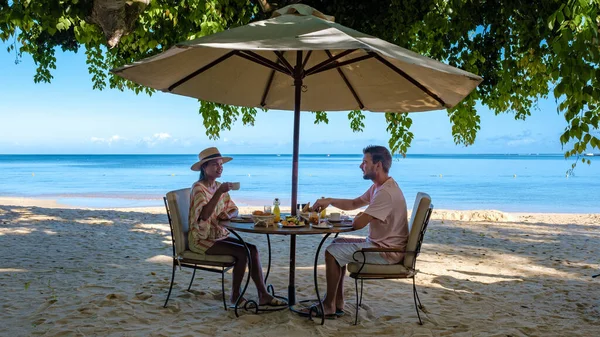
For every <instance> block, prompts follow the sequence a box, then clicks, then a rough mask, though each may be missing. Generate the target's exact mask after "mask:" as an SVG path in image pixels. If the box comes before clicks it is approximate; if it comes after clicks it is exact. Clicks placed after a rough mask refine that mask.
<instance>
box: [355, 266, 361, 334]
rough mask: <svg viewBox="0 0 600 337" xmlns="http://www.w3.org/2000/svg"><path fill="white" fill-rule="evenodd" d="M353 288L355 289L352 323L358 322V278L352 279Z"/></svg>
mask: <svg viewBox="0 0 600 337" xmlns="http://www.w3.org/2000/svg"><path fill="white" fill-rule="evenodd" d="M354 289H355V290H356V311H355V312H354V325H356V324H358V307H359V306H360V304H359V302H358V278H355V279H354Z"/></svg>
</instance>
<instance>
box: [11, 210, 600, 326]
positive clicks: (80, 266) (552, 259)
mask: <svg viewBox="0 0 600 337" xmlns="http://www.w3.org/2000/svg"><path fill="white" fill-rule="evenodd" d="M536 220H538V218H535V217H533V218H531V221H523V220H519V221H513V222H511V221H504V222H490V221H467V222H465V221H459V220H443V221H442V220H432V222H431V223H430V227H429V230H428V232H427V234H426V238H425V243H424V245H423V250H422V254H421V256H420V257H419V262H418V265H417V268H418V269H419V270H420V273H419V274H418V276H417V286H418V290H419V294H420V298H421V301H422V303H423V304H424V305H425V310H426V313H422V315H421V316H422V318H423V321H424V325H423V326H420V325H418V324H417V322H418V320H417V316H416V313H415V311H414V304H413V299H412V284H411V282H410V280H374V281H366V282H365V290H364V291H365V295H364V298H363V307H362V308H361V309H360V311H359V315H360V317H359V326H358V327H355V326H352V323H353V322H354V309H355V298H354V296H355V292H354V283H353V280H352V279H349V278H348V279H347V284H346V287H345V291H344V292H345V294H346V298H347V302H346V307H345V311H346V312H347V314H346V315H345V316H344V317H341V318H338V319H336V320H334V321H327V322H326V324H325V325H324V326H319V325H317V324H315V323H314V322H310V321H308V320H307V319H305V318H302V317H299V316H296V315H294V314H292V313H290V312H288V311H281V312H275V313H268V314H260V315H254V314H248V313H242V315H241V317H240V318H235V316H234V315H233V312H232V310H229V311H224V310H223V308H222V302H221V301H220V298H221V287H220V276H219V275H218V274H212V273H203V272H198V273H197V275H196V279H195V281H194V285H193V286H192V290H191V291H189V292H188V291H187V286H188V282H189V280H190V278H191V272H190V271H187V270H182V271H179V270H178V271H177V274H176V284H175V286H174V288H173V293H172V295H171V300H170V301H169V306H168V307H167V308H163V307H162V305H163V303H164V300H165V297H166V293H167V290H168V286H169V281H170V276H171V255H172V250H171V243H170V231H169V226H168V221H167V217H166V215H165V213H164V212H160V211H156V212H145V211H126V210H99V209H98V210H94V209H90V210H86V209H62V208H42V207H21V206H0V241H1V242H2V244H1V245H0V256H1V259H2V263H1V265H0V288H1V289H2V292H3V294H6V296H5V300H4V301H2V303H1V304H0V309H1V310H2V312H3V315H2V316H1V317H0V335H15V336H20V335H23V336H24V335H33V336H35V335H60V334H63V335H115V336H116V335H140V336H163V335H164V336H167V335H170V336H178V335H200V336H202V335H207V336H208V335H242V334H243V335H255V334H261V335H265V336H276V335H277V336H281V335H291V336H295V335H297V336H310V335H314V336H320V335H349V336H354V335H364V334H365V333H368V334H378V335H390V336H392V335H394V336H397V335H423V336H427V335H465V336H466V335H469V336H470V335H494V336H500V335H502V336H507V335H508V336H531V335H536V336H542V335H543V336H548V335H556V336H559V335H593V334H594V331H596V329H597V327H598V325H599V324H600V319H599V317H600V294H599V292H598V289H599V288H598V287H599V286H600V284H599V283H598V282H600V280H599V279H592V278H591V275H593V274H597V273H598V266H599V262H600V261H599V260H600V258H598V247H600V245H599V243H600V226H599V225H598V222H590V221H588V220H589V218H585V217H584V216H582V219H580V220H577V221H573V222H566V223H560V221H558V222H557V220H553V221H552V222H550V221H548V222H544V221H536ZM569 221H570V220H569ZM366 234H367V232H366V230H362V231H359V232H355V233H352V235H355V236H365V235H366ZM242 236H243V237H244V239H245V240H248V241H250V242H252V243H254V244H256V245H257V246H258V248H259V251H260V252H261V257H262V260H263V267H264V268H266V261H267V256H266V251H267V244H266V240H265V238H264V237H260V236H256V235H242ZM320 239H321V236H318V235H316V236H306V237H298V243H297V259H298V261H297V270H296V275H297V276H296V286H297V296H298V299H304V298H314V297H315V296H314V286H313V276H312V275H313V259H314V251H315V247H316V246H317V245H318V242H319V241H320ZM271 245H272V250H273V256H272V269H271V274H270V276H269V283H272V284H273V285H274V287H275V289H276V291H277V292H278V294H281V295H285V292H286V290H287V281H288V259H289V254H288V253H289V238H288V237H285V236H275V237H271ZM321 255H322V254H321ZM319 282H320V290H321V293H323V292H324V290H325V289H324V288H325V273H324V264H323V257H322V256H321V257H320V262H319ZM225 287H226V293H227V295H228V294H229V287H231V283H230V276H229V275H226V284H225ZM248 294H249V297H250V298H252V297H253V296H254V297H255V289H254V288H253V287H252V286H251V287H250V288H249V293H248Z"/></svg>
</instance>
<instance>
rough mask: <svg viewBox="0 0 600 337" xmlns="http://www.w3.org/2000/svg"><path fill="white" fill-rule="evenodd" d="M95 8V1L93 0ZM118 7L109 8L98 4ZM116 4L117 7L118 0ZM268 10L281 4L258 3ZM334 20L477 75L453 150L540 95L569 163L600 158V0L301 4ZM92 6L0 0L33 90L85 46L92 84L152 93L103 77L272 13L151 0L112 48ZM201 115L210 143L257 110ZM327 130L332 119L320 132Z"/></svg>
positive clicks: (249, 6)
mask: <svg viewBox="0 0 600 337" xmlns="http://www.w3.org/2000/svg"><path fill="white" fill-rule="evenodd" d="M96 1H98V0H96ZM102 1H109V2H110V1H111V0H102ZM115 1H116V0H115ZM261 1H262V2H264V3H263V5H265V4H266V5H268V6H266V7H269V6H270V7H271V8H277V7H283V6H285V5H287V4H288V3H291V2H295V1H294V0H281V1H278V2H277V3H276V4H275V3H273V2H270V1H265V0H261ZM303 2H304V3H305V4H307V5H310V6H313V7H315V8H317V9H319V10H320V11H322V12H324V13H327V14H330V15H334V16H335V17H336V21H337V22H339V23H341V24H343V25H346V26H348V27H351V28H354V29H356V30H359V31H362V32H365V33H367V34H371V35H374V36H377V37H380V38H383V39H385V40H387V41H389V42H392V43H395V44H397V45H399V46H402V47H405V48H408V49H410V50H413V51H415V52H417V53H420V54H423V55H426V56H428V57H432V58H434V59H437V60H440V61H443V62H447V63H449V64H450V65H453V66H456V67H459V68H462V69H465V70H467V71H470V72H473V73H476V74H478V75H480V76H482V77H483V78H484V82H483V83H481V85H480V86H479V87H478V88H477V89H476V91H475V92H473V93H472V94H471V95H470V96H469V97H467V99H466V100H465V101H463V102H461V103H460V104H459V105H458V106H456V107H455V108H453V109H450V110H448V116H449V119H450V121H451V122H452V125H453V127H452V134H453V137H454V141H455V142H456V143H457V144H460V145H465V146H468V145H471V144H473V142H474V141H475V139H476V134H477V131H478V130H479V123H480V118H479V116H478V115H477V111H476V106H475V102H478V103H480V104H481V105H483V106H486V107H488V108H489V109H490V110H492V111H493V112H494V113H496V114H500V113H511V114H513V115H514V116H515V118H516V119H526V118H527V117H528V116H529V115H530V114H531V113H532V110H534V109H535V107H536V102H537V100H538V99H539V98H545V97H548V95H549V94H552V96H553V97H554V98H555V99H556V100H557V103H558V113H560V114H562V115H563V116H564V118H565V129H564V132H563V133H562V135H561V136H560V141H561V143H562V144H563V145H564V147H565V155H566V156H567V157H568V156H575V157H578V156H580V155H582V154H584V153H585V152H586V151H591V150H592V149H600V148H599V143H598V138H597V137H598V134H599V133H598V120H599V118H600V110H599V109H600V89H599V88H600V83H599V81H600V68H599V65H600V39H599V36H598V35H599V29H600V0H530V1H522V2H519V1H472V0H451V1H448V0H378V1H374V0H371V1H365V0H305V1H303ZM93 5H94V1H78V0H36V1H29V0H13V1H7V0H0V39H2V40H3V41H7V42H9V43H10V45H9V47H8V49H9V50H8V51H9V52H11V53H12V52H14V53H15V58H16V60H17V61H18V59H19V58H20V57H21V55H23V54H29V55H31V56H32V58H33V60H34V61H35V62H36V65H37V67H38V68H37V70H36V73H35V74H33V77H34V81H36V82H50V81H51V80H52V70H53V69H55V68H56V58H55V57H54V52H55V50H56V48H61V49H62V50H65V51H74V52H76V51H77V50H78V49H79V48H80V47H83V48H84V50H85V52H86V56H87V59H86V62H87V64H88V69H89V72H90V75H91V80H92V86H93V88H95V89H99V90H102V89H104V88H106V87H107V86H108V87H110V88H117V89H119V90H133V91H134V92H136V93H146V94H152V93H153V90H151V89H148V88H144V87H140V86H139V85H136V84H134V83H131V82H128V81H125V80H124V79H122V78H120V77H116V76H114V75H113V74H109V73H108V72H107V71H108V70H109V69H112V68H116V67H119V66H122V65H124V64H127V63H131V62H134V61H137V60H139V59H142V58H144V57H148V56H151V55H155V54H157V53H160V52H161V51H164V50H166V49H167V48H169V47H170V46H172V45H174V44H175V43H177V42H180V41H185V40H190V39H194V38H197V37H200V36H204V35H207V34H212V33H215V32H218V31H222V30H224V29H228V28H231V27H236V26H240V25H244V24H246V23H248V22H250V21H251V20H260V19H264V18H267V17H269V16H270V13H264V12H262V11H261V7H260V6H259V4H258V2H257V1H250V0H205V1H197V0H176V1H173V0H152V1H150V3H149V5H148V6H147V7H146V8H145V9H144V11H143V12H142V13H141V14H140V15H139V16H138V17H137V20H136V21H135V22H134V23H133V24H132V26H131V31H130V32H129V34H127V35H124V36H122V37H121V40H120V43H119V44H118V45H117V46H116V47H115V48H108V47H106V45H107V40H106V37H105V35H104V33H103V31H102V29H100V28H99V26H98V24H97V23H96V21H94V20H91V19H90V17H92V16H93V15H92V14H93V13H92V9H93ZM199 112H200V115H201V116H202V118H203V121H204V124H205V126H206V128H207V133H208V135H209V136H210V137H212V138H214V137H218V136H219V132H220V131H221V130H224V129H228V128H230V127H231V124H232V123H233V122H234V121H235V120H237V119H238V118H241V119H242V121H243V123H244V124H246V125H252V123H253V122H254V118H255V116H256V110H255V109H248V108H239V107H227V106H222V105H218V104H213V103H208V102H201V103H200V110H199ZM348 119H349V122H350V123H349V124H350V128H351V130H353V131H355V132H358V131H362V130H363V129H364V115H363V113H362V112H360V111H352V112H350V113H349V114H348ZM386 121H387V123H388V128H387V130H388V132H389V134H390V139H389V144H390V148H391V149H392V150H393V151H394V152H396V151H397V152H400V153H406V151H407V150H408V147H409V146H410V141H411V140H412V138H413V136H412V133H410V131H409V129H410V124H411V122H409V121H410V118H408V117H407V116H406V115H403V114H399V115H393V114H386ZM321 122H325V123H327V122H328V119H327V115H326V114H325V113H324V112H316V113H315V123H321Z"/></svg>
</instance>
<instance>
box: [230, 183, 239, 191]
mask: <svg viewBox="0 0 600 337" xmlns="http://www.w3.org/2000/svg"><path fill="white" fill-rule="evenodd" d="M231 189H232V190H239V189H240V183H231Z"/></svg>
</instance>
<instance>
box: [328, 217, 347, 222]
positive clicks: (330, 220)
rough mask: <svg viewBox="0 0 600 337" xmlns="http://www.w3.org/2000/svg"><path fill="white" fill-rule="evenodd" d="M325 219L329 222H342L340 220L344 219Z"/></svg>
mask: <svg viewBox="0 0 600 337" xmlns="http://www.w3.org/2000/svg"><path fill="white" fill-rule="evenodd" d="M327 221H329V222H342V221H344V220H343V219H337V220H333V219H329V218H327Z"/></svg>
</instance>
